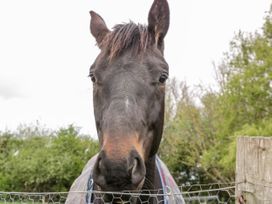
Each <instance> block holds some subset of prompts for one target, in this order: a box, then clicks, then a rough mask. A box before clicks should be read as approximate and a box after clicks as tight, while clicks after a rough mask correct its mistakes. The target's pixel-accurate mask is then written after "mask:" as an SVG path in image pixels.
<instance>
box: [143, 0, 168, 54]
mask: <svg viewBox="0 0 272 204" xmlns="http://www.w3.org/2000/svg"><path fill="white" fill-rule="evenodd" d="M169 15H170V11H169V5H168V3H167V0H154V2H153V4H152V6H151V9H150V11H149V15H148V31H149V32H150V34H151V36H152V37H153V40H154V42H155V43H156V44H157V46H158V48H159V49H161V50H163V39H164V37H165V35H166V33H167V31H168V28H169V18H170V17H169Z"/></svg>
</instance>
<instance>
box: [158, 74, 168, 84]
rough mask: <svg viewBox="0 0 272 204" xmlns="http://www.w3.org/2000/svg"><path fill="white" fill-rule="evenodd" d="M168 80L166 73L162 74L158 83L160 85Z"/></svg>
mask: <svg viewBox="0 0 272 204" xmlns="http://www.w3.org/2000/svg"><path fill="white" fill-rule="evenodd" d="M167 79H168V73H167V72H163V73H162V74H161V76H160V78H159V82H161V83H162V84H163V83H164V82H165V81H166V80H167Z"/></svg>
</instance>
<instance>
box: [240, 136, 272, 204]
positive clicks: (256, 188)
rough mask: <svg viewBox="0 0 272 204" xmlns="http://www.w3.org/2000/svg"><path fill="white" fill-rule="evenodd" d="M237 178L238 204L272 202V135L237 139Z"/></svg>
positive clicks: (266, 203) (264, 203)
mask: <svg viewBox="0 0 272 204" xmlns="http://www.w3.org/2000/svg"><path fill="white" fill-rule="evenodd" d="M235 180H236V190H235V195H236V197H238V198H239V197H240V202H239V201H238V200H237V201H236V203H237V204H241V203H242V204H243V200H244V201H245V202H244V203H246V204H271V203H272V137H239V138H238V139H237V152H236V178H235ZM241 196H242V197H243V198H242V197H241Z"/></svg>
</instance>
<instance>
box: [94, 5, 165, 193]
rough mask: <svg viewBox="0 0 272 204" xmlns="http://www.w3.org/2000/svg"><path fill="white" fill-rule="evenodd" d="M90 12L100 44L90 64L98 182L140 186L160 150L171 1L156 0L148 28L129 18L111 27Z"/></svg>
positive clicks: (107, 187)
mask: <svg viewBox="0 0 272 204" xmlns="http://www.w3.org/2000/svg"><path fill="white" fill-rule="evenodd" d="M91 16H92V20H91V33H92V35H93V36H94V37H95V38H96V41H97V43H98V46H99V47H100V49H101V53H100V54H99V55H98V57H97V58H96V60H95V62H94V64H93V65H92V66H91V69H90V77H91V79H92V81H93V104H94V114H95V120H96V127H97V131H98V136H99V141H100V145H101V151H100V153H99V156H98V159H97V162H96V165H95V167H94V171H93V175H94V181H95V183H96V184H97V185H98V186H99V187H100V189H101V190H110V191H120V190H136V189H141V187H142V185H143V184H144V181H145V175H146V167H145V163H146V162H147V161H148V159H149V158H150V157H152V156H154V154H155V153H156V152H157V150H158V147H159V143H160V140H161V135H162V128H163V118H164V95H165V90H164V88H165V84H164V82H165V80H166V79H167V76H168V65H167V63H166V61H165V60H164V57H163V38H164V36H165V35H166V33H167V30H168V26H169V8H168V4H167V1H166V0H155V1H154V3H153V5H152V7H151V10H150V12H149V17H148V22H149V24H148V26H147V27H145V26H142V25H136V24H134V23H129V24H123V25H117V26H116V27H115V28H114V30H113V31H110V30H109V29H108V28H107V27H106V25H105V22H104V20H103V19H102V18H101V17H100V16H99V15H98V14H96V13H94V12H91Z"/></svg>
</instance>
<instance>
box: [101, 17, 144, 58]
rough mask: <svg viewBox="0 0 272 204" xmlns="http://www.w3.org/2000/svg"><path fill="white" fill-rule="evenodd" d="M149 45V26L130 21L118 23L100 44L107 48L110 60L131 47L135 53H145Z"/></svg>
mask: <svg viewBox="0 0 272 204" xmlns="http://www.w3.org/2000/svg"><path fill="white" fill-rule="evenodd" d="M148 45H149V34H148V28H147V26H145V25H141V24H135V23H134V22H132V21H130V22H129V23H125V24H117V25H115V26H114V27H113V31H112V32H109V33H108V34H107V35H106V36H105V38H104V40H103V41H102V42H101V44H100V45H99V46H100V47H102V48H105V49H106V50H107V54H109V60H112V59H113V58H115V57H117V56H119V55H121V54H122V52H123V51H125V50H127V49H129V48H130V49H131V50H132V52H133V54H135V55H136V54H139V53H144V52H145V51H146V49H147V47H148Z"/></svg>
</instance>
